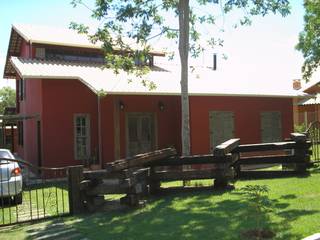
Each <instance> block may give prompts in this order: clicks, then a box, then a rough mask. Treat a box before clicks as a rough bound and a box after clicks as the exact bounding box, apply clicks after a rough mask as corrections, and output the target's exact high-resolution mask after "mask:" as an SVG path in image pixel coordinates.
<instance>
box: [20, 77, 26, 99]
mask: <svg viewBox="0 0 320 240" xmlns="http://www.w3.org/2000/svg"><path fill="white" fill-rule="evenodd" d="M25 90H26V85H25V80H23V79H22V78H21V79H20V80H19V89H18V91H19V92H18V95H19V100H20V101H23V100H25V98H26V95H25V92H26V91H25Z"/></svg>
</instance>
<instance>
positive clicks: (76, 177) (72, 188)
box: [68, 166, 84, 215]
mask: <svg viewBox="0 0 320 240" xmlns="http://www.w3.org/2000/svg"><path fill="white" fill-rule="evenodd" d="M82 180H83V166H72V167H69V168H68V184H69V208H70V214H71V215H74V214H79V213H83V212H84V201H83V196H82V194H81V186H80V183H81V181H82Z"/></svg>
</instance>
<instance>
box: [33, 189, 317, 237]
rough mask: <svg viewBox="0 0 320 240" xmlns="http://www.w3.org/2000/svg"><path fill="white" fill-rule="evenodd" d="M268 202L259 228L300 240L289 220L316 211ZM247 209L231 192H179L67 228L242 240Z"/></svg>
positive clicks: (98, 233) (76, 220) (90, 233)
mask: <svg viewBox="0 0 320 240" xmlns="http://www.w3.org/2000/svg"><path fill="white" fill-rule="evenodd" d="M224 194H228V197H225V196H223V195H224ZM281 198H283V199H292V198H295V195H292V194H291V195H284V196H282V197H281ZM272 201H273V210H274V212H277V214H276V215H277V216H278V218H277V221H276V222H274V220H273V221H271V219H270V218H269V215H267V214H266V215H263V216H262V217H261V219H262V221H261V222H262V226H263V227H266V228H268V229H271V230H272V231H274V232H275V233H276V234H277V235H276V237H275V238H274V239H301V238H302V236H300V235H297V234H295V235H293V234H292V233H291V232H292V231H290V225H289V222H290V221H293V220H295V219H297V218H299V217H301V216H304V215H310V214H314V213H316V211H308V210H295V209H288V207H289V204H287V203H280V202H279V201H278V200H272ZM251 207H252V205H251V204H250V202H249V201H248V200H246V199H245V198H243V197H241V194H239V193H238V192H237V191H235V192H232V193H227V192H223V191H216V192H212V191H211V192H203V191H202V192H201V191H200V192H192V193H190V192H185V193H176V194H172V195H168V196H165V197H163V196H162V198H161V199H158V198H151V199H150V200H149V203H148V204H147V205H146V207H145V208H141V209H136V210H127V211H121V212H119V211H114V212H107V213H106V212H104V213H98V214H94V215H82V216H77V217H73V218H72V219H69V220H68V222H69V223H68V224H71V226H72V227H73V228H76V229H77V230H78V231H79V232H81V233H82V234H83V235H84V236H87V237H88V238H90V239H142V240H143V239H165V240H170V239H174V240H177V239H245V238H244V237H243V236H242V235H241V233H242V232H244V231H246V230H249V229H252V228H255V226H256V219H255V217H254V216H252V214H251V211H250V208H251ZM48 229H50V226H48ZM43 231H46V229H44V230H43ZM30 239H31V238H30Z"/></svg>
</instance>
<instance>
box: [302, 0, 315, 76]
mask: <svg viewBox="0 0 320 240" xmlns="http://www.w3.org/2000/svg"><path fill="white" fill-rule="evenodd" d="M304 7H305V15H304V29H303V31H302V32H301V33H300V35H299V43H298V45H297V49H298V50H300V51H301V52H302V54H303V57H304V64H303V66H302V72H303V78H304V79H305V80H307V81H308V80H310V78H311V76H312V74H313V73H314V71H315V70H316V69H317V68H318V67H319V65H320V0H305V1H304Z"/></svg>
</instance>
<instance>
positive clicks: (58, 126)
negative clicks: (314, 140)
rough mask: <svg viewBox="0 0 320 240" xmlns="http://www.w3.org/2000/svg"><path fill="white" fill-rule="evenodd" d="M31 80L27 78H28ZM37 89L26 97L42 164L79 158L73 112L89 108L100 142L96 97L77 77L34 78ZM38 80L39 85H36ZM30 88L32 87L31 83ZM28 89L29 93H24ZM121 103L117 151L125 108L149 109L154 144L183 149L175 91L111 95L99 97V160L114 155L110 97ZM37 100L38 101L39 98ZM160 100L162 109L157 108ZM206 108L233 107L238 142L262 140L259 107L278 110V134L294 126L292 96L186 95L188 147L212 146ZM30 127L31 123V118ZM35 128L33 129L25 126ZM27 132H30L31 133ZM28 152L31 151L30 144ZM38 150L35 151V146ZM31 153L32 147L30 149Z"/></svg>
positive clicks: (94, 141) (123, 129) (193, 149)
mask: <svg viewBox="0 0 320 240" xmlns="http://www.w3.org/2000/svg"><path fill="white" fill-rule="evenodd" d="M30 82H31V80H30ZM33 82H34V83H35V82H37V83H39V84H40V85H37V87H38V88H37V87H36V85H34V90H33V91H35V92H39V91H40V92H41V93H42V94H40V95H39V96H40V98H39V97H38V100H39V101H40V102H41V103H42V105H39V103H36V102H35V99H34V100H31V99H32V98H31V99H29V101H30V102H29V103H30V104H31V105H32V106H33V107H32V108H30V109H29V110H28V111H29V112H31V111H32V109H39V108H40V109H43V110H42V119H41V120H42V129H43V133H42V153H43V165H44V166H65V165H75V164H81V163H82V162H80V161H79V160H74V135H73V134H74V133H73V116H74V114H75V113H89V114H90V116H91V151H92V152H93V151H94V150H95V149H97V147H98V134H97V131H98V126H97V125H98V123H97V97H96V95H95V94H94V93H93V92H92V91H91V90H90V89H89V88H87V87H86V86H85V85H83V84H82V83H81V82H79V81H78V80H54V79H52V80H48V79H45V80H33ZM39 86H40V87H41V89H40V90H39ZM30 90H32V88H30ZM28 94H29V93H28ZM116 99H118V100H121V102H122V103H123V104H124V105H125V107H124V109H123V110H120V112H119V119H120V152H121V156H120V157H121V158H123V157H125V156H126V123H125V121H126V120H125V116H126V113H128V112H152V113H154V114H155V116H156V122H157V128H156V129H157V147H158V148H164V147H167V146H171V145H173V146H175V147H176V148H177V149H178V151H180V149H181V141H180V138H181V132H180V128H181V124H180V121H181V117H180V115H181V113H180V97H179V96H121V95H119V96H113V95H107V96H105V97H103V98H102V99H101V135H102V156H103V162H109V161H112V160H114V159H115V151H114V150H115V143H114V101H115V100H116ZM38 100H37V101H38ZM159 101H161V102H162V103H163V104H164V111H160V109H159ZM209 111H233V112H234V117H235V137H239V138H241V143H256V142H260V141H261V136H260V112H261V111H280V112H281V115H282V137H283V138H286V137H289V134H290V132H292V128H293V123H292V121H293V117H292V99H288V98H262V97H203V96H201V97H200V96H191V97H190V112H191V114H190V117H191V119H190V127H191V153H192V154H202V153H208V152H209V151H210V137H209V136H210V135H209ZM29 127H30V129H33V128H34V126H32V124H30V126H29ZM27 131H30V132H33V130H27ZM28 136H32V134H31V133H29V134H28ZM28 146H29V147H28V149H27V152H28V156H30V157H32V155H31V153H32V152H33V151H34V148H33V147H32V144H30V145H28ZM35 153H36V151H35ZM32 154H33V153H32Z"/></svg>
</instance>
